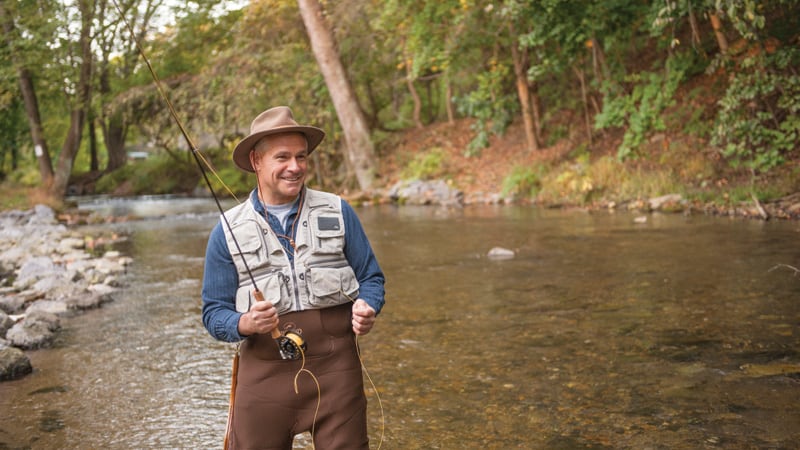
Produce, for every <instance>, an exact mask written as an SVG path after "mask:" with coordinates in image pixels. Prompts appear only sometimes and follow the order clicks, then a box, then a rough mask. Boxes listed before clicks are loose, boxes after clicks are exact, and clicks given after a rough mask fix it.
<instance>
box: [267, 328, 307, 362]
mask: <svg viewBox="0 0 800 450" xmlns="http://www.w3.org/2000/svg"><path fill="white" fill-rule="evenodd" d="M272 338H273V339H275V342H276V343H277V344H278V351H279V352H280V353H281V358H283V359H287V360H292V359H300V358H301V357H302V356H303V353H304V352H305V351H306V348H307V345H306V341H305V339H303V336H300V334H299V333H296V332H294V331H292V330H286V331H284V332H283V333H282V334H281V332H280V331H278V329H277V328H276V329H274V330H272Z"/></svg>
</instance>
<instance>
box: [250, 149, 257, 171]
mask: <svg viewBox="0 0 800 450" xmlns="http://www.w3.org/2000/svg"><path fill="white" fill-rule="evenodd" d="M250 165H251V166H253V171H255V170H256V151H255V150H250Z"/></svg>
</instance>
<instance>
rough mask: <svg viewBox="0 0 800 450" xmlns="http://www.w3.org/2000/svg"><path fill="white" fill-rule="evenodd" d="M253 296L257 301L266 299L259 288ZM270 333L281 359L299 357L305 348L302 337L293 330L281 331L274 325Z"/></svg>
mask: <svg viewBox="0 0 800 450" xmlns="http://www.w3.org/2000/svg"><path fill="white" fill-rule="evenodd" d="M253 297H255V299H256V301H257V302H263V301H266V300H265V299H264V294H263V293H262V292H261V291H259V290H255V291H253ZM270 335H271V336H272V339H274V340H275V343H276V344H278V350H279V351H280V353H281V358H283V359H290V360H291V359H300V358H301V357H302V354H303V352H304V351H305V350H306V348H307V347H306V342H305V340H304V339H303V337H302V336H300V335H299V334H297V333H295V332H294V331H287V332H286V333H281V332H280V330H278V327H277V326H275V328H273V329H272V331H271V332H270Z"/></svg>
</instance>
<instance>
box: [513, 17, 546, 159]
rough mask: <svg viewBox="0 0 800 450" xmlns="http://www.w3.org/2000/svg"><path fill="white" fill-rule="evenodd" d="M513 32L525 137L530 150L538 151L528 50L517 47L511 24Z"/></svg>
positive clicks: (515, 69)
mask: <svg viewBox="0 0 800 450" xmlns="http://www.w3.org/2000/svg"><path fill="white" fill-rule="evenodd" d="M509 32H510V33H511V37H512V43H511V60H512V62H513V63H514V77H515V78H516V82H517V96H518V97H519V104H520V106H521V107H522V121H523V123H524V126H525V138H526V139H527V141H528V151H531V152H533V151H536V150H538V149H539V143H538V142H537V139H536V131H535V129H534V122H533V114H532V113H531V101H530V100H531V94H530V91H529V90H528V74H527V65H528V61H527V60H528V57H527V52H520V50H519V48H517V43H516V40H515V39H513V37H514V30H513V28H512V27H511V26H509Z"/></svg>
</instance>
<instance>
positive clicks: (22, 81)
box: [0, 3, 53, 190]
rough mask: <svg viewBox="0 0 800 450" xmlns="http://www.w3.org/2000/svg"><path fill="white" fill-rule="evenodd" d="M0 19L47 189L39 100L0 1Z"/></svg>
mask: <svg viewBox="0 0 800 450" xmlns="http://www.w3.org/2000/svg"><path fill="white" fill-rule="evenodd" d="M0 21H2V25H3V31H4V32H5V33H4V34H5V39H6V44H7V45H8V47H9V48H10V49H11V57H12V59H13V60H14V62H15V63H16V65H17V66H18V68H17V76H19V90H20V93H22V101H23V104H24V105H25V115H26V116H27V118H28V126H29V127H30V132H31V139H32V140H33V149H34V153H35V155H36V161H37V162H38V163H39V176H40V177H41V181H42V187H44V188H45V190H47V189H49V188H50V186H51V185H52V184H53V162H52V160H51V159H50V152H49V151H48V149H47V142H46V141H45V139H44V132H43V129H42V116H41V114H40V113H39V100H38V99H37V98H36V89H35V88H34V85H33V76H32V75H31V72H30V71H29V70H28V69H27V68H25V67H22V66H20V65H19V64H20V63H19V61H18V58H17V57H16V54H15V51H14V42H13V40H14V36H15V35H16V34H17V33H16V30H15V27H14V20H13V18H12V17H11V16H10V15H9V13H8V11H7V10H6V8H5V6H4V5H3V4H2V3H0Z"/></svg>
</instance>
